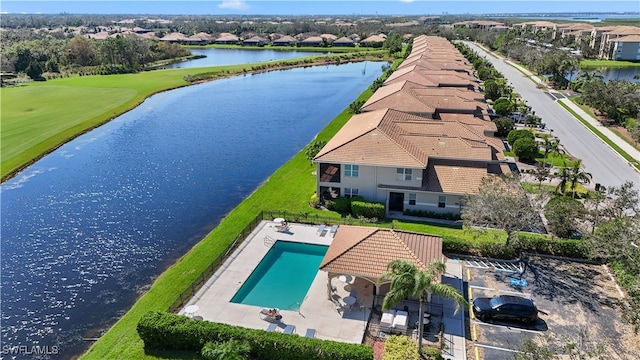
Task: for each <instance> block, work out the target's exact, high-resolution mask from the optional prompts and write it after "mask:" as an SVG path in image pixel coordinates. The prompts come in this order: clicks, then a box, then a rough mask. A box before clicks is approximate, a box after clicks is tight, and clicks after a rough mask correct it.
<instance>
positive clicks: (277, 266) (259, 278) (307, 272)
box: [231, 240, 329, 310]
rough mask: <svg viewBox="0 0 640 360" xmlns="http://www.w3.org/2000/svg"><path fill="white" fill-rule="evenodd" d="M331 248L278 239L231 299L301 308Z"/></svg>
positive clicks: (286, 308)
mask: <svg viewBox="0 0 640 360" xmlns="http://www.w3.org/2000/svg"><path fill="white" fill-rule="evenodd" d="M328 248H329V247H328V246H324V245H314V244H305V243H297V242H291V241H283V240H278V241H276V242H275V243H274V244H273V246H272V247H271V249H269V252H267V254H266V255H265V256H264V258H262V261H260V263H259V264H258V266H256V268H255V269H254V270H253V272H252V273H251V275H250V276H249V278H247V280H246V281H245V282H244V284H242V287H240V289H239V290H238V292H237V293H236V294H235V295H234V296H233V298H232V299H231V302H232V303H237V304H245V305H256V306H262V307H268V308H279V309H281V310H297V309H299V308H300V304H302V301H303V300H304V297H305V296H306V295H307V292H308V291H309V287H310V286H311V283H312V282H313V279H314V278H315V276H316V274H317V273H318V266H320V262H321V261H322V258H324V254H325V253H326V252H327V249H328Z"/></svg>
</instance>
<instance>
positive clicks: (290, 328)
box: [282, 325, 296, 335]
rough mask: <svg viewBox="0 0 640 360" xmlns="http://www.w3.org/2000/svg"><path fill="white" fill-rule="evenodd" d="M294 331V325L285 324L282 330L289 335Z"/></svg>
mask: <svg viewBox="0 0 640 360" xmlns="http://www.w3.org/2000/svg"><path fill="white" fill-rule="evenodd" d="M295 332H296V326H295V325H287V327H285V328H284V330H283V331H282V333H283V334H289V335H292V334H293V333H295Z"/></svg>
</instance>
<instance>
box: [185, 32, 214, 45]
mask: <svg viewBox="0 0 640 360" xmlns="http://www.w3.org/2000/svg"><path fill="white" fill-rule="evenodd" d="M189 39H199V40H200V42H201V43H203V44H210V43H212V42H213V41H214V40H215V39H214V38H213V36H211V35H209V34H207V33H206V32H199V33H197V34H195V35H193V36H189Z"/></svg>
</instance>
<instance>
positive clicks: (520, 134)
mask: <svg viewBox="0 0 640 360" xmlns="http://www.w3.org/2000/svg"><path fill="white" fill-rule="evenodd" d="M522 138H531V139H535V136H534V135H533V133H532V132H531V131H529V130H511V131H509V135H507V142H508V143H509V145H513V143H515V142H516V140H518V139H522Z"/></svg>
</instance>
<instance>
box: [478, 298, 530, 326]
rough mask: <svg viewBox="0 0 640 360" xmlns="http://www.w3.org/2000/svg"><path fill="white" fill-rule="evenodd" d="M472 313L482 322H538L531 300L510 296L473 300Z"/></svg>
mask: <svg viewBox="0 0 640 360" xmlns="http://www.w3.org/2000/svg"><path fill="white" fill-rule="evenodd" d="M473 313H474V315H475V316H476V317H477V318H478V319H480V320H482V321H485V320H489V319H496V320H517V321H522V322H523V323H525V324H530V323H532V322H534V321H536V320H538V308H536V306H535V304H534V303H533V300H531V299H527V298H523V297H520V296H512V295H499V296H494V297H492V298H488V297H479V298H476V299H474V300H473Z"/></svg>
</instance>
